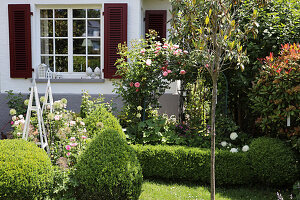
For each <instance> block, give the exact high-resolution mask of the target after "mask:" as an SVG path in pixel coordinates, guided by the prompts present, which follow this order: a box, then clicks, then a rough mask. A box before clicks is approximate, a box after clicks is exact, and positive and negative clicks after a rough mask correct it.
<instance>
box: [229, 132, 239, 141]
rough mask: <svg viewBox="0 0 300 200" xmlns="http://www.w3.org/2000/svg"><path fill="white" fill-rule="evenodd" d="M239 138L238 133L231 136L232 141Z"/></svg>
mask: <svg viewBox="0 0 300 200" xmlns="http://www.w3.org/2000/svg"><path fill="white" fill-rule="evenodd" d="M237 137H238V134H237V133H236V132H232V133H231V134H230V139H231V140H235V139H236V138H237Z"/></svg>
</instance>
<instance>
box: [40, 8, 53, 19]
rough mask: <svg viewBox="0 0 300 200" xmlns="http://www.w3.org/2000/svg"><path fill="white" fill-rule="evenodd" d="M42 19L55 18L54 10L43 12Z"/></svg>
mask: <svg viewBox="0 0 300 200" xmlns="http://www.w3.org/2000/svg"><path fill="white" fill-rule="evenodd" d="M40 14H41V18H53V10H52V9H51V10H48V9H47V10H41V12H40Z"/></svg>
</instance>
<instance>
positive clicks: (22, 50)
mask: <svg viewBox="0 0 300 200" xmlns="http://www.w3.org/2000/svg"><path fill="white" fill-rule="evenodd" d="M30 16H31V13H30V4H10V5H8V18H9V48H10V77H11V78H31V76H32V65H31V26H30Z"/></svg>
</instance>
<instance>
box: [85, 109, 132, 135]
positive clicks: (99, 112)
mask: <svg viewBox="0 0 300 200" xmlns="http://www.w3.org/2000/svg"><path fill="white" fill-rule="evenodd" d="M84 122H85V124H86V126H87V127H86V129H87V133H88V134H89V136H90V137H93V136H94V135H95V134H97V133H98V132H100V130H101V129H106V128H112V129H115V130H116V131H118V133H119V134H120V135H121V136H122V137H123V138H124V139H125V137H126V136H125V134H124V132H123V130H122V127H121V125H120V124H119V120H118V119H117V118H116V117H115V116H113V114H112V113H111V112H109V111H108V110H107V109H106V108H105V105H102V104H100V105H97V106H96V107H95V108H94V110H93V111H91V112H90V113H89V114H88V115H87V116H86V118H85V119H84Z"/></svg>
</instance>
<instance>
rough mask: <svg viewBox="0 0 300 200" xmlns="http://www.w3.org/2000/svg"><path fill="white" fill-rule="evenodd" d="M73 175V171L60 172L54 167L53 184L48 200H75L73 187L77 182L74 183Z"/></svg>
mask: <svg viewBox="0 0 300 200" xmlns="http://www.w3.org/2000/svg"><path fill="white" fill-rule="evenodd" d="M73 174H74V170H73V169H71V170H69V169H66V170H61V169H60V168H59V167H57V166H55V167H54V183H53V188H52V190H51V193H50V195H49V198H50V199H53V200H56V199H61V200H76V198H75V193H76V188H75V187H76V186H77V182H76V181H75V179H74V175H73Z"/></svg>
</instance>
